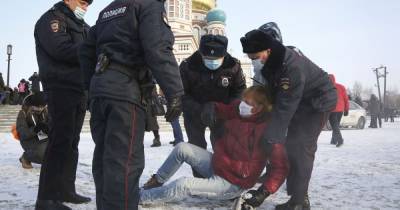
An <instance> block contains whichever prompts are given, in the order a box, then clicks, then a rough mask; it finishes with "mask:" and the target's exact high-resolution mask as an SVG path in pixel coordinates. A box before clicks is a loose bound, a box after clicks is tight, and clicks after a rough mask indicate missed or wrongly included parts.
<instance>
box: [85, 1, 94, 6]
mask: <svg viewBox="0 0 400 210" xmlns="http://www.w3.org/2000/svg"><path fill="white" fill-rule="evenodd" d="M85 1H86V2H87V3H88V4H89V5H91V4H92V3H93V0H85Z"/></svg>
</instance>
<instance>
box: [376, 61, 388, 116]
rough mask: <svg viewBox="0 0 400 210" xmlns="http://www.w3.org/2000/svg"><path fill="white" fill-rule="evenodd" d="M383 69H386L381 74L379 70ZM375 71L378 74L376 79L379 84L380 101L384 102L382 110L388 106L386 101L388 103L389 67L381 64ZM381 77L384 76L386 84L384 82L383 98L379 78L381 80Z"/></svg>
mask: <svg viewBox="0 0 400 210" xmlns="http://www.w3.org/2000/svg"><path fill="white" fill-rule="evenodd" d="M381 69H383V70H384V72H383V74H381V73H380V71H379V70H381ZM373 71H374V72H375V75H376V81H377V86H378V95H379V102H380V104H381V105H382V104H383V107H381V110H384V109H385V108H386V103H387V92H386V77H387V75H388V72H387V67H386V66H381V67H378V68H375V69H374V70H373ZM381 77H383V79H384V84H383V86H384V87H383V100H382V96H381V86H380V82H379V80H380V78H381Z"/></svg>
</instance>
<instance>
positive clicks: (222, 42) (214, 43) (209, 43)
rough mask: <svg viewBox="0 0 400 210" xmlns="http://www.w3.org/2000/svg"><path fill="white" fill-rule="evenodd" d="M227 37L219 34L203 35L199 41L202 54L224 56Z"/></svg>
mask: <svg viewBox="0 0 400 210" xmlns="http://www.w3.org/2000/svg"><path fill="white" fill-rule="evenodd" d="M227 48H228V39H227V38H226V37H225V36H221V35H211V34H209V35H204V36H203V37H201V41H200V52H201V54H202V55H203V56H210V57H224V56H225V55H226V54H227Z"/></svg>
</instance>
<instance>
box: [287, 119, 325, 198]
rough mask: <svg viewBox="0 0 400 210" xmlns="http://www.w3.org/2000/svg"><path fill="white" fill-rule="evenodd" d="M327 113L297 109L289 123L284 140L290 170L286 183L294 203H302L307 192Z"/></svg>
mask: <svg viewBox="0 0 400 210" xmlns="http://www.w3.org/2000/svg"><path fill="white" fill-rule="evenodd" d="M328 115H329V113H310V112H304V111H298V112H297V113H295V115H294V116H293V119H292V121H291V123H290V126H289V129H288V136H287V142H286V150H287V154H288V158H289V163H290V171H289V175H288V177H287V181H286V185H287V192H288V195H290V196H292V197H291V201H292V202H294V203H303V201H304V198H305V196H306V195H307V193H308V184H309V182H310V179H311V173H312V170H313V166H314V158H315V152H316V151H317V141H318V137H319V135H320V133H321V130H322V127H323V126H324V125H325V123H326V121H327V120H328Z"/></svg>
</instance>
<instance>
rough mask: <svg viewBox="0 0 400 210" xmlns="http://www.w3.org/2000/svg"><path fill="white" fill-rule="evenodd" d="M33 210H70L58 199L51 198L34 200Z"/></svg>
mask: <svg viewBox="0 0 400 210" xmlns="http://www.w3.org/2000/svg"><path fill="white" fill-rule="evenodd" d="M35 210H72V209H71V208H70V207H68V206H65V205H64V204H62V203H61V202H60V201H53V200H38V201H36V206H35Z"/></svg>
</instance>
